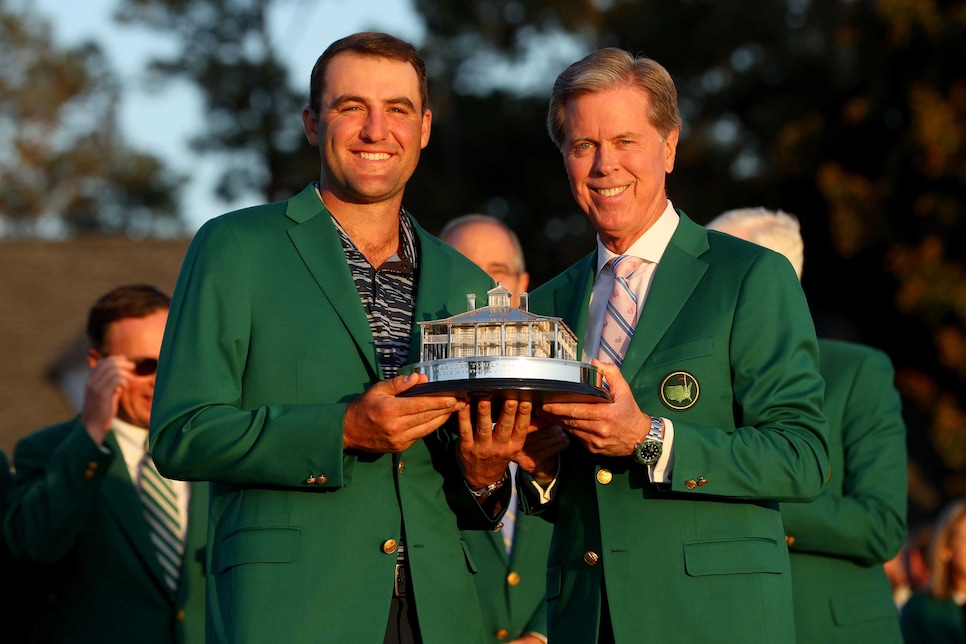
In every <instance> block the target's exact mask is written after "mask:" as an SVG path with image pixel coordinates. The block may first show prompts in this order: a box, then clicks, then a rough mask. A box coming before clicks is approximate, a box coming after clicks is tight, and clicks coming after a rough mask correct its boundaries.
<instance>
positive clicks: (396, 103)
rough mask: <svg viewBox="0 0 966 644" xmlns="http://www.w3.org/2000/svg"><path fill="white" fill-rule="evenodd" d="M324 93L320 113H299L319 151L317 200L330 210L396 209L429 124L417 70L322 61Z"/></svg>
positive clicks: (363, 59) (384, 61)
mask: <svg viewBox="0 0 966 644" xmlns="http://www.w3.org/2000/svg"><path fill="white" fill-rule="evenodd" d="M323 87H324V89H323V90H322V96H321V99H320V103H319V113H318V114H316V113H315V112H314V111H313V110H312V109H311V108H309V107H306V108H305V110H303V112H302V121H303V124H304V126H305V134H306V136H307V138H308V140H309V142H310V143H311V144H312V145H315V146H318V147H319V150H320V151H319V154H320V157H321V159H322V176H321V181H320V188H321V191H322V197H323V199H324V200H325V201H326V203H327V204H329V205H330V206H331V205H332V204H333V203H334V202H336V201H341V202H344V203H351V204H371V203H382V202H386V201H390V200H396V201H398V202H399V203H401V202H402V194H403V189H404V188H405V186H406V182H407V181H409V177H411V176H412V174H413V172H414V171H415V170H416V164H417V163H418V162H419V153H420V151H421V150H422V149H423V148H424V147H426V145H427V144H428V143H429V131H430V124H431V122H432V115H431V113H430V111H429V110H428V109H426V107H425V106H424V105H423V104H422V101H421V100H420V90H419V79H418V76H417V74H416V70H415V69H414V68H413V66H412V65H410V64H409V63H406V62H401V61H396V60H390V59H388V58H379V57H374V56H363V55H360V54H356V53H352V52H344V53H340V54H337V55H336V56H335V57H333V58H332V59H331V61H329V63H328V67H327V68H326V70H325V83H324V86H323ZM397 207H398V204H397Z"/></svg>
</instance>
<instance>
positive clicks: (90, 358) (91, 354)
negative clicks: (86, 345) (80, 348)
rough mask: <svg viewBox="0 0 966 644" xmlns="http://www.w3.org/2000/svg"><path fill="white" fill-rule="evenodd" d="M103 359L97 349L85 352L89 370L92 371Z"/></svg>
mask: <svg viewBox="0 0 966 644" xmlns="http://www.w3.org/2000/svg"><path fill="white" fill-rule="evenodd" d="M103 357H104V356H102V355H101V354H100V352H99V351H98V350H97V349H88V350H87V366H88V367H90V368H91V369H93V368H94V366H95V365H96V364H97V363H98V362H99V361H100V359H101V358H103Z"/></svg>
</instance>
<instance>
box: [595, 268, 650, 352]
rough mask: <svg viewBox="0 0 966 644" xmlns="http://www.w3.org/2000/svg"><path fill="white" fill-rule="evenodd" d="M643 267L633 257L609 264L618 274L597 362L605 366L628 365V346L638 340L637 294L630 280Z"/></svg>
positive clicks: (601, 334)
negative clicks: (626, 356) (624, 363)
mask: <svg viewBox="0 0 966 644" xmlns="http://www.w3.org/2000/svg"><path fill="white" fill-rule="evenodd" d="M643 263H644V260H643V259H640V258H639V257H632V256H630V255H620V256H618V257H615V258H614V259H612V260H610V262H608V266H610V267H611V270H612V271H613V272H614V287H613V289H611V293H610V299H609V300H608V302H607V310H606V311H605V313H604V325H603V327H602V328H601V332H600V349H598V351H597V359H598V360H600V361H601V362H610V363H612V364H615V365H617V366H618V367H619V366H621V363H622V362H624V355H625V354H626V353H627V345H629V344H630V343H631V338H632V337H634V326H635V325H636V324H637V294H636V293H634V290H633V289H632V288H631V286H630V284H629V283H628V281H627V280H628V278H629V277H630V276H631V274H632V273H633V272H634V271H636V270H637V269H638V268H640V266H641V264H643Z"/></svg>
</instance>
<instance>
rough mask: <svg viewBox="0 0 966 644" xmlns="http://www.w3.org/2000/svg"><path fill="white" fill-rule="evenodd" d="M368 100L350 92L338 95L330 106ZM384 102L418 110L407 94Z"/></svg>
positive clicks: (335, 106) (365, 102)
mask: <svg viewBox="0 0 966 644" xmlns="http://www.w3.org/2000/svg"><path fill="white" fill-rule="evenodd" d="M368 102H369V101H367V100H366V99H365V98H364V97H362V96H353V95H349V94H343V95H342V96H338V97H336V98H335V100H333V101H332V103H331V104H330V106H329V107H330V108H336V109H337V108H339V107H342V106H343V105H345V104H346V103H362V104H367V103H368ZM383 103H384V104H385V105H403V106H405V107H408V108H409V109H411V110H413V111H415V110H416V106H415V105H413V102H412V101H411V100H409V98H408V97H406V96H397V97H394V98H389V99H386V100H385V101H383Z"/></svg>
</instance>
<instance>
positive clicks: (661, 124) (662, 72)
mask: <svg viewBox="0 0 966 644" xmlns="http://www.w3.org/2000/svg"><path fill="white" fill-rule="evenodd" d="M627 86H630V87H633V88H635V89H638V90H640V91H641V92H643V93H644V94H645V95H646V96H647V97H648V106H647V120H648V121H649V122H650V124H651V125H652V126H653V127H654V129H656V130H657V131H658V133H659V134H660V135H661V137H662V138H664V139H666V138H667V137H668V135H669V134H670V133H671V132H672V131H673V130H676V129H678V128H679V127H681V113H680V111H679V110H678V93H677V89H676V88H675V87H674V81H673V80H672V79H671V75H670V74H669V73H668V71H667V70H666V69H664V67H663V66H661V64H660V63H658V62H657V61H655V60H653V59H651V58H647V57H645V56H632V55H631V54H630V53H629V52H627V51H624V50H623V49H618V48H616V47H607V48H605V49H599V50H597V51H595V52H593V53H592V54H590V55H588V56H586V57H584V58H583V59H581V60H579V61H577V62H576V63H574V64H572V65H571V66H570V67H568V68H567V69H565V70H564V71H563V72H561V73H560V75H559V76H557V80H556V81H555V82H554V84H553V91H552V92H551V94H550V108H549V109H548V110H547V131H548V132H549V134H550V139H551V140H552V141H553V142H554V144H555V145H556V146H557V148H558V149H562V146H563V144H564V136H565V132H566V129H567V102H568V101H570V100H571V99H573V98H577V97H578V96H584V95H587V94H595V93H597V92H603V91H606V90H611V89H616V88H620V87H627Z"/></svg>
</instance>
